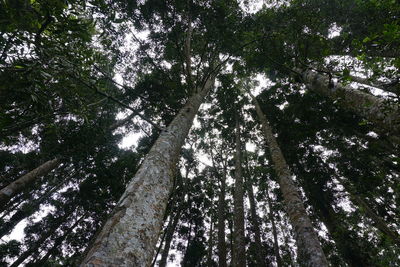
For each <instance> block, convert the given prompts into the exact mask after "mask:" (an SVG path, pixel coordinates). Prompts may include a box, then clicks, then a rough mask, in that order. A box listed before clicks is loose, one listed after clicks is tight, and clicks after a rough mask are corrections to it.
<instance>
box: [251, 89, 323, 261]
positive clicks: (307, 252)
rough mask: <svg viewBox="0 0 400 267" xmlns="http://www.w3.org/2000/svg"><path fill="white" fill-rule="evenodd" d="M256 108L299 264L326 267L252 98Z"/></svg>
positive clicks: (272, 138) (313, 232)
mask: <svg viewBox="0 0 400 267" xmlns="http://www.w3.org/2000/svg"><path fill="white" fill-rule="evenodd" d="M252 98H253V102H254V105H255V107H256V111H257V115H258V117H259V119H260V121H261V125H262V129H263V132H264V136H265V139H266V142H267V145H268V148H269V151H270V153H271V158H272V162H273V167H274V170H275V172H276V174H277V176H278V183H279V186H280V188H281V191H282V194H283V199H284V201H285V204H286V210H287V213H288V215H289V218H290V221H291V224H292V226H293V231H294V233H295V237H296V242H297V248H298V255H299V261H300V262H301V264H303V265H304V266H310V267H311V266H312V267H323V266H328V261H327V260H326V257H325V254H324V252H323V250H322V247H321V244H320V242H319V240H318V236H317V234H316V233H315V231H314V227H313V225H312V223H311V220H310V218H309V217H308V215H307V212H306V209H305V207H304V204H303V201H302V199H301V197H300V194H299V193H298V191H297V187H296V185H295V184H294V182H293V180H292V174H291V173H290V170H289V166H288V165H287V163H286V160H285V158H284V156H283V154H282V151H281V149H280V148H279V146H278V142H277V141H276V139H275V136H274V135H273V133H272V129H271V127H270V125H269V123H268V121H267V118H266V117H265V115H264V113H263V112H262V110H261V108H260V105H259V104H258V101H257V99H256V98H255V97H254V96H252Z"/></svg>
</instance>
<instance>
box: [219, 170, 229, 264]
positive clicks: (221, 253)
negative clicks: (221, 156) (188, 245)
mask: <svg viewBox="0 0 400 267" xmlns="http://www.w3.org/2000/svg"><path fill="white" fill-rule="evenodd" d="M225 187H226V167H225V166H224V173H223V175H222V177H221V186H220V191H219V196H218V266H220V267H226V266H227V264H226V243H225Z"/></svg>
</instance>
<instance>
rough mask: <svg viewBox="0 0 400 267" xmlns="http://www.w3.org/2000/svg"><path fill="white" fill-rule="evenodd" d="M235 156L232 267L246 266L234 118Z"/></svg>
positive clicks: (240, 166) (240, 183)
mask: <svg viewBox="0 0 400 267" xmlns="http://www.w3.org/2000/svg"><path fill="white" fill-rule="evenodd" d="M235 136H236V138H235V140H236V141H235V142H236V155H235V189H234V196H233V203H234V212H233V234H234V237H233V240H234V242H233V249H234V251H233V258H232V266H234V267H244V266H246V247H245V233H244V204H243V195H244V194H243V171H242V153H241V149H242V147H241V142H240V125H239V118H238V116H237V117H236V134H235Z"/></svg>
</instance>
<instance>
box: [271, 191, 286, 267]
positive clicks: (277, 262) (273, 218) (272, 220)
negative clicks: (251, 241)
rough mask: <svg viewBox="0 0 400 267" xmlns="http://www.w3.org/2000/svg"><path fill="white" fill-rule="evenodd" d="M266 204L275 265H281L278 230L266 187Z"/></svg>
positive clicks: (280, 266) (279, 266)
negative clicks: (272, 238) (270, 226)
mask: <svg viewBox="0 0 400 267" xmlns="http://www.w3.org/2000/svg"><path fill="white" fill-rule="evenodd" d="M267 204H268V216H269V220H270V221H271V225H272V235H273V237H274V254H275V259H276V265H277V266H278V267H282V266H283V265H282V259H281V255H280V253H279V243H278V231H277V230H276V224H275V217H274V212H273V211H272V204H271V198H270V197H269V193H268V189H267Z"/></svg>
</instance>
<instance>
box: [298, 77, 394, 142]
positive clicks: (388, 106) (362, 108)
mask: <svg viewBox="0 0 400 267" xmlns="http://www.w3.org/2000/svg"><path fill="white" fill-rule="evenodd" d="M296 71H298V72H300V73H301V77H302V79H303V81H304V82H305V84H306V85H307V87H308V88H309V89H311V90H313V91H315V92H317V93H318V94H320V95H323V96H326V97H329V98H331V99H332V100H338V101H339V102H338V103H339V104H340V105H341V106H342V107H343V108H345V109H347V110H351V111H353V112H354V113H356V114H357V115H359V116H361V117H363V118H366V119H367V120H369V121H371V122H373V123H374V124H375V125H376V126H377V127H380V128H381V130H380V129H378V130H380V132H384V133H387V134H388V135H389V136H390V137H391V140H392V141H393V142H395V143H399V144H400V137H399V136H400V107H399V105H398V104H396V103H393V102H391V101H387V100H384V99H381V98H379V97H376V96H373V95H370V94H367V93H364V92H362V91H360V90H357V89H353V88H351V87H350V86H344V85H342V84H341V83H336V84H334V83H333V81H330V80H329V78H328V77H326V76H325V75H322V74H319V73H317V72H315V71H313V70H305V71H302V70H296Z"/></svg>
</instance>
